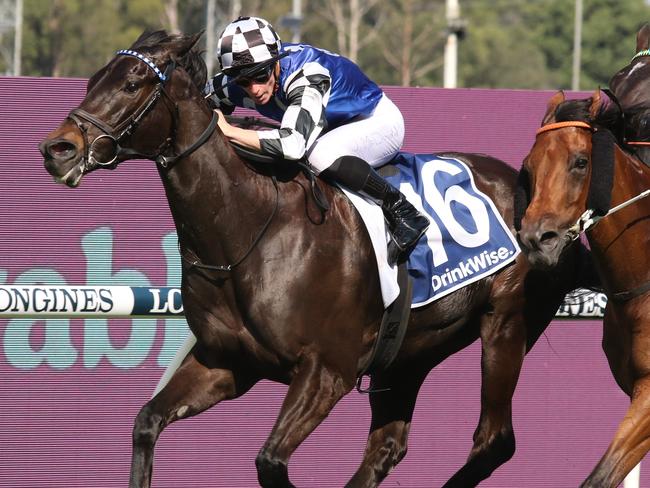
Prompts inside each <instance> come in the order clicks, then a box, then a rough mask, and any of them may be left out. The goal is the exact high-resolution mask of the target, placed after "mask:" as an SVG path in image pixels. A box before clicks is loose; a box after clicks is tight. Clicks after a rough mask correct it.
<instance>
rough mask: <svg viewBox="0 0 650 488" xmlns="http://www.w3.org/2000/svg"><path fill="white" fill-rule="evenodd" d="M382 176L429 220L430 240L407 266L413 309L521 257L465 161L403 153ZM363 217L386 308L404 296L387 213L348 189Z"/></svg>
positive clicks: (421, 243) (424, 239)
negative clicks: (391, 260)
mask: <svg viewBox="0 0 650 488" xmlns="http://www.w3.org/2000/svg"><path fill="white" fill-rule="evenodd" d="M380 173H382V176H384V178H386V180H388V181H389V182H390V183H391V184H392V185H393V186H395V187H396V188H399V189H400V191H401V192H402V193H403V194H404V195H405V196H406V198H407V199H408V200H409V201H410V202H411V203H412V204H413V205H414V206H415V208H417V209H418V210H419V211H420V212H422V213H424V214H425V215H427V216H428V217H429V220H430V221H431V225H430V227H429V230H428V231H427V233H426V235H425V236H423V237H422V238H421V239H420V241H419V242H418V244H417V246H416V248H415V249H414V251H413V252H412V253H411V255H410V257H409V260H408V263H407V267H408V270H409V275H410V277H411V280H412V282H413V299H412V305H411V306H412V308H416V307H421V306H423V305H426V304H428V303H431V302H432V301H434V300H437V299H439V298H442V297H443V296H445V295H448V294H449V293H452V292H454V291H456V290H458V289H459V288H461V287H463V286H466V285H468V284H470V283H473V282H475V281H477V280H480V279H481V278H484V277H486V276H489V275H491V274H492V273H495V272H497V271H498V270H500V269H501V268H503V267H504V266H506V265H508V264H509V263H511V262H512V261H514V259H515V258H516V257H517V255H518V254H519V252H520V249H519V246H518V245H517V241H516V239H515V238H514V236H513V235H512V233H511V232H510V230H509V229H508V227H507V226H506V225H505V223H504V221H503V219H502V218H501V215H500V214H499V212H498V211H497V209H496V207H495V206H494V203H493V202H492V200H491V199H490V198H488V197H487V196H486V195H485V194H483V193H482V192H480V191H479V190H478V189H477V188H476V185H475V184H474V179H473V177H472V173H471V171H470V170H469V168H468V167H467V165H465V163H463V162H462V161H460V160H459V159H456V158H451V157H443V156H437V155H433V154H418V155H415V154H410V153H404V152H402V153H399V154H398V155H397V156H396V157H395V159H394V160H393V161H391V162H390V163H389V164H388V165H386V166H384V167H382V168H381V170H380ZM343 191H344V192H345V194H346V195H347V196H348V198H349V199H350V201H351V202H352V204H353V205H354V206H355V207H356V209H357V211H358V212H359V214H360V215H361V217H362V220H363V221H364V223H365V225H366V228H367V230H368V233H369V235H370V240H371V241H372V245H373V248H374V251H375V257H376V259H377V268H378V271H379V278H380V283H381V292H382V299H383V302H384V307H388V305H390V304H391V303H392V302H393V301H394V300H395V299H396V298H397V296H398V295H399V286H398V285H397V267H396V266H393V267H391V266H389V265H388V262H387V243H388V239H389V235H388V233H387V230H386V227H385V223H384V216H383V212H382V210H381V208H379V206H377V205H376V204H374V203H372V202H369V201H367V200H365V199H364V198H362V197H361V196H359V195H357V194H354V193H351V192H349V191H347V190H346V189H344V188H343Z"/></svg>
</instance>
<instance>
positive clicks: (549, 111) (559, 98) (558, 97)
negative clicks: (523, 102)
mask: <svg viewBox="0 0 650 488" xmlns="http://www.w3.org/2000/svg"><path fill="white" fill-rule="evenodd" d="M563 101H564V92H563V91H562V90H560V91H559V92H557V93H556V94H555V95H553V96H552V97H551V99H550V100H549V101H548V104H547V105H546V114H545V115H544V120H542V125H546V124H548V123H550V122H551V121H552V120H553V116H554V115H555V109H556V108H557V106H558V105H559V104H561V103H562V102H563Z"/></svg>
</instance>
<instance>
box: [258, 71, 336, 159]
mask: <svg viewBox="0 0 650 488" xmlns="http://www.w3.org/2000/svg"><path fill="white" fill-rule="evenodd" d="M330 87H331V78H330V75H329V72H328V71H327V70H326V69H325V68H324V67H322V66H321V65H319V64H316V63H308V64H305V65H304V66H303V67H302V70H301V72H300V73H299V74H298V75H297V76H295V77H294V78H293V79H292V81H291V82H290V83H289V84H288V86H287V88H286V93H287V100H288V102H289V103H288V106H287V109H286V111H285V113H284V116H283V117H282V121H281V123H280V128H279V129H275V130H264V131H257V135H258V137H259V141H260V149H261V152H262V153H264V154H269V155H272V156H279V157H282V158H284V159H291V160H297V159H301V158H302V157H303V156H304V155H305V153H306V152H307V150H308V149H309V148H310V147H311V146H312V144H313V143H314V141H315V140H316V138H317V137H318V136H319V135H320V134H321V132H322V131H323V130H325V128H326V127H327V119H326V118H325V107H326V105H327V100H328V98H329V91H330Z"/></svg>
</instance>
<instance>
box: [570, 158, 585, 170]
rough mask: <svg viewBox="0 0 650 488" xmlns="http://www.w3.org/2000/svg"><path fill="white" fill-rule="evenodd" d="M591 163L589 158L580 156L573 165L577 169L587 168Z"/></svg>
mask: <svg viewBox="0 0 650 488" xmlns="http://www.w3.org/2000/svg"><path fill="white" fill-rule="evenodd" d="M588 164H589V160H588V159H587V158H585V157H578V158H576V160H575V161H574V162H573V167H574V168H576V169H585V168H586V167H587V165H588Z"/></svg>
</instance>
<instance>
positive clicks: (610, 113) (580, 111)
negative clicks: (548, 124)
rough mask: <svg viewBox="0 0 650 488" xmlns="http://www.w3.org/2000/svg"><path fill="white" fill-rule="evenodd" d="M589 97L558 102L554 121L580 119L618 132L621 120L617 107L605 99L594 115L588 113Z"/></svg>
mask: <svg viewBox="0 0 650 488" xmlns="http://www.w3.org/2000/svg"><path fill="white" fill-rule="evenodd" d="M591 102H592V99H591V98H585V99H580V100H566V101H564V102H562V103H560V104H559V105H558V106H557V108H556V110H555V114H554V116H555V121H556V122H566V121H580V122H587V123H588V124H591V125H593V126H595V127H598V128H604V129H608V130H610V131H612V132H614V133H615V134H617V133H618V130H619V125H620V124H621V122H622V119H621V111H620V109H619V107H618V106H617V105H616V104H615V103H612V102H609V99H607V101H606V102H603V103H602V105H601V106H600V108H599V110H598V113H597V114H596V116H595V117H594V116H592V115H591V113H590V110H589V109H590V107H591Z"/></svg>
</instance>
